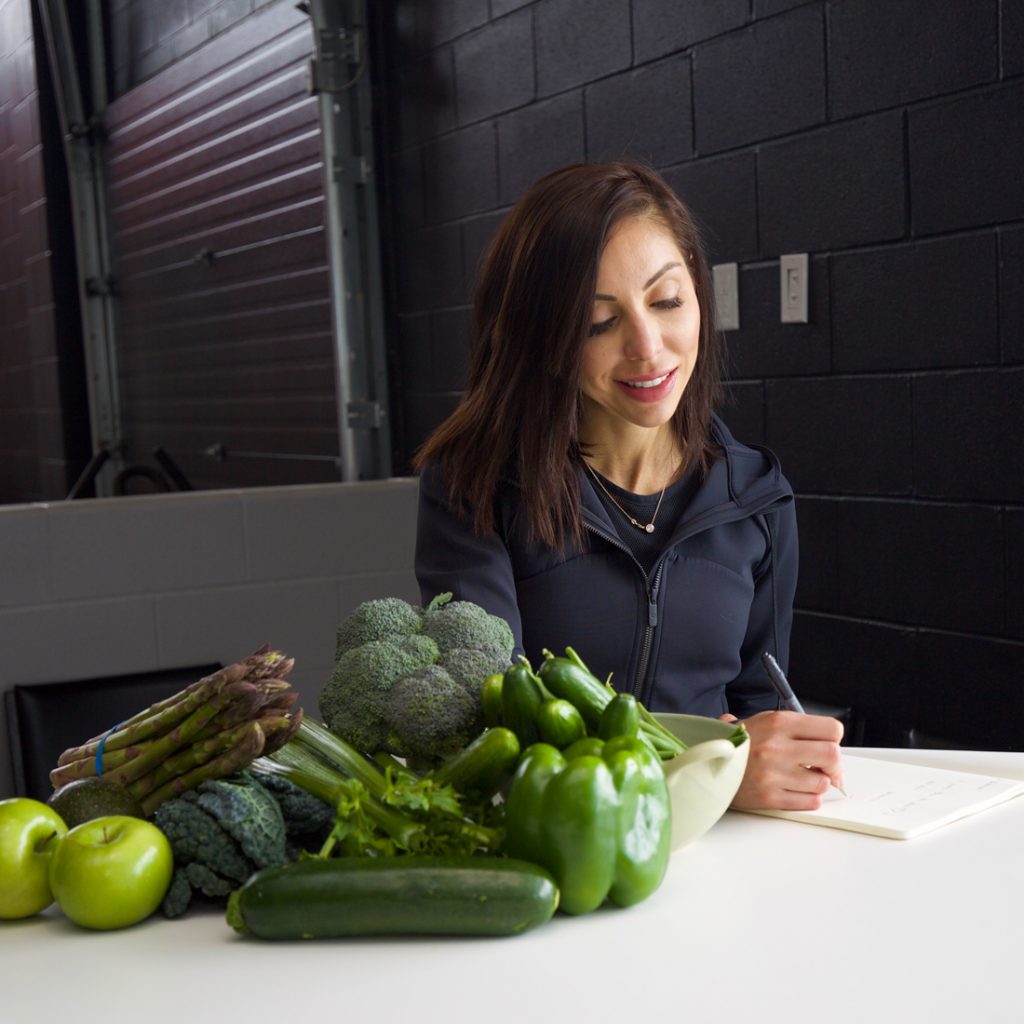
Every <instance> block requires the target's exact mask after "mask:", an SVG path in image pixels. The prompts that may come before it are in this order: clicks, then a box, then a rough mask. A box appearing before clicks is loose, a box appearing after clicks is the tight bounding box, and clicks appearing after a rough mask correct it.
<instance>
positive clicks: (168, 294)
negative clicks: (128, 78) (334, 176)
mask: <svg viewBox="0 0 1024 1024" xmlns="http://www.w3.org/2000/svg"><path fill="white" fill-rule="evenodd" d="M312 52H313V39H312V29H311V26H310V22H309V20H308V18H306V17H305V16H304V15H303V14H301V13H300V12H299V11H297V10H296V8H295V6H294V4H292V3H288V2H282V3H279V4H276V5H272V6H271V7H269V8H266V9H264V10H263V11H261V12H260V13H259V14H256V15H253V16H252V17H250V18H247V19H246V20H245V21H243V22H241V23H239V24H238V25H237V26H236V27H235V28H234V29H232V30H231V31H229V32H227V33H225V34H224V35H222V36H219V37H217V38H215V39H213V40H212V41H210V42H209V43H208V44H207V45H206V46H204V47H203V48H202V49H201V50H199V51H197V52H196V53H194V54H192V55H191V56H189V57H187V58H185V59H184V60H182V61H179V62H177V63H176V64H174V65H172V66H171V67H169V68H168V69H166V70H165V71H163V72H161V73H160V74H158V75H157V76H155V77H154V78H152V79H150V80H148V81H147V82H145V83H143V84H142V85H141V86H139V87H138V88H136V89H134V90H133V91H132V92H130V93H128V94H126V95H125V96H123V97H121V98H120V99H119V100H118V101H117V102H116V103H115V104H114V105H112V107H111V108H110V111H109V119H108V135H109V148H108V152H109V161H110V162H109V174H110V197H111V209H112V215H113V221H114V249H115V253H116V260H117V294H118V297H119V300H120V312H121V320H120V325H119V326H120V334H119V339H118V350H119V363H120V370H121V383H122V389H123V391H122V398H123V403H124V411H125V421H126V422H125V426H126V434H127V436H128V441H129V458H130V459H132V460H137V461H148V458H149V453H150V452H151V451H152V449H153V448H155V447H158V446H159V447H162V448H164V449H165V450H166V451H167V452H169V453H170V455H171V456H172V458H173V459H174V460H175V462H177V463H178V465H179V466H180V467H181V469H182V470H183V471H184V472H185V474H186V476H188V478H189V479H190V480H191V482H192V483H193V484H194V485H195V486H197V487H222V486H247V485H252V484H279V483H301V482H309V481H316V480H334V479H337V477H338V471H337V467H336V463H335V459H336V457H337V454H338V437H337V411H336V409H337V405H336V398H335V390H334V355H333V341H332V335H331V309H330V296H329V280H328V268H327V253H326V242H325V232H324V226H323V217H324V200H323V168H322V156H321V141H320V128H319V121H318V114H317V104H316V101H315V99H313V98H312V97H310V96H309V95H308V94H307V87H306V82H307V75H306V64H307V61H308V59H309V58H310V56H311V55H312ZM218 456H220V457H218Z"/></svg>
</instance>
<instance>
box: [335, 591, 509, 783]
mask: <svg viewBox="0 0 1024 1024" xmlns="http://www.w3.org/2000/svg"><path fill="white" fill-rule="evenodd" d="M514 646H515V641H514V639H513V636H512V630H511V629H510V628H509V625H508V623H507V622H506V621H505V620H504V619H502V618H500V617H498V616H496V615H491V614H489V613H488V612H486V611H485V610H484V609H483V608H481V607H480V606H479V605H476V604H473V603H472V602H471V601H452V600H451V594H441V595H438V596H437V597H435V598H434V600H433V601H431V602H430V604H429V605H428V606H427V607H426V608H418V607H416V606H414V605H411V604H409V603H408V602H406V601H403V600H401V599H400V598H395V597H386V598H380V599H377V600H372V601H366V602H364V603H363V604H361V605H359V606H358V607H357V608H356V609H355V610H354V611H353V612H352V614H351V615H350V616H349V617H348V618H347V619H346V620H345V621H344V622H343V623H342V624H341V625H340V626H339V627H338V631H337V638H336V648H335V667H334V672H333V673H332V675H331V678H330V679H329V680H328V681H327V683H326V684H325V685H324V688H323V690H322V692H321V694H320V705H319V706H320V716H321V719H322V720H323V722H324V724H325V725H326V726H327V727H328V728H329V729H330V730H331V732H333V733H335V734H336V735H337V736H340V737H341V738H342V739H344V740H345V741H346V742H347V743H349V744H351V746H353V747H355V748H356V749H357V750H360V751H362V752H363V753H366V754H375V753H378V752H381V751H383V752H386V753H390V754H394V755H396V756H398V757H402V758H405V759H408V760H410V761H411V762H412V763H414V764H416V765H427V766H429V765H431V764H437V763H438V762H440V761H442V760H444V759H446V758H448V757H451V756H452V755H453V754H455V753H457V752H458V751H460V750H462V749H463V748H464V747H465V746H466V745H467V744H468V743H469V742H470V741H471V740H472V739H473V738H474V737H475V736H477V735H478V734H479V733H480V730H481V729H482V727H483V717H482V707H481V703H480V686H481V683H482V681H483V680H484V679H485V678H486V677H487V676H488V675H490V674H491V673H493V672H498V671H503V670H504V668H505V667H507V666H508V664H509V662H510V659H511V656H512V651H513V649H514Z"/></svg>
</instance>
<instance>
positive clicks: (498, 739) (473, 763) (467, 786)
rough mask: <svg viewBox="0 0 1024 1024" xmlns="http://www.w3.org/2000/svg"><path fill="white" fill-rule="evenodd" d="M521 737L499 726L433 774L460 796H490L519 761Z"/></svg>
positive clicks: (451, 758)
mask: <svg viewBox="0 0 1024 1024" xmlns="http://www.w3.org/2000/svg"><path fill="white" fill-rule="evenodd" d="M519 749H520V748H519V738H518V737H517V736H516V734H515V733H514V732H513V731H512V730H511V729H506V728H504V727H503V726H500V725H496V726H494V728H492V729H485V730H484V731H483V732H482V733H480V735H479V736H477V738H476V739H475V740H473V742H472V743H470V744H469V745H468V746H466V747H463V749H462V750H460V751H459V752H458V753H457V754H455V755H453V756H452V757H450V758H449V759H448V760H447V761H445V762H444V763H443V764H440V765H438V767H437V768H435V769H434V770H433V772H431V778H433V780H434V781H435V782H440V783H446V784H447V785H449V786H451V787H452V788H453V789H454V790H455V791H456V792H457V793H462V794H464V795H466V796H473V797H489V796H493V795H494V794H495V793H497V792H498V790H499V789H501V787H502V786H504V785H505V783H506V782H508V780H509V779H510V778H512V773H513V772H514V771H515V770H516V762H517V761H518V760H519Z"/></svg>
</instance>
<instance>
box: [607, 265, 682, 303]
mask: <svg viewBox="0 0 1024 1024" xmlns="http://www.w3.org/2000/svg"><path fill="white" fill-rule="evenodd" d="M681 266H682V264H681V263H680V262H679V261H678V260H676V261H670V262H668V263H666V264H665V266H663V267H662V268H661V269H660V270H657V271H655V272H654V273H653V274H652V275H651V276H650V277H649V278H648V279H647V280H646V281H644V288H645V289H647V288H650V287H651V285H652V284H654V282H655V281H657V280H658V278H659V277H661V275H662V274H664V273H667V272H668V271H669V270H673V269H675V268H676V267H681ZM594 301H595V302H618V299H616V298H615V296H614V295H604V294H602V293H601V292H598V293H597V295H595V296H594Z"/></svg>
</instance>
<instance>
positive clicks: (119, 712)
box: [4, 664, 221, 801]
mask: <svg viewBox="0 0 1024 1024" xmlns="http://www.w3.org/2000/svg"><path fill="white" fill-rule="evenodd" d="M220 667H221V666H220V665H219V664H210V665H195V666H191V667H188V668H173V669H164V670H161V671H158V672H144V673H140V674H136V675H125V676H112V677H109V678H106V679H83V680H77V681H75V682H67V683H39V684H34V685H30V686H22V685H19V686H14V687H12V688H11V689H9V690H7V691H5V692H4V707H5V711H6V713H7V730H8V735H9V739H10V748H11V767H12V768H13V772H14V787H15V793H16V795H18V796H30V797H34V798H35V799H36V800H43V801H45V800H47V799H48V798H49V797H50V795H51V794H52V793H53V786H51V785H50V771H51V770H52V769H53V768H55V767H56V766H57V758H59V757H60V755H61V754H62V753H64V751H65V750H67V749H68V748H69V747H77V746H78V745H79V744H82V743H85V742H86V741H87V740H90V739H92V737H93V736H98V735H100V734H101V733H103V732H105V731H106V730H107V729H110V728H112V727H113V726H115V725H117V724H119V723H120V722H123V721H124V720H125V719H126V718H131V717H132V715H134V714H136V713H137V712H139V711H142V710H143V709H144V708H147V707H149V706H150V705H151V704H155V703H157V702H158V701H161V700H164V699H165V698H166V697H170V696H173V695H174V694H175V693H177V692H178V691H179V690H183V689H184V688H185V687H186V686H188V685H189V684H190V683H194V682H195V681H196V680H197V679H201V678H202V677H203V676H207V675H210V674H211V673H212V672H216V671H217V669H219V668H220Z"/></svg>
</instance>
